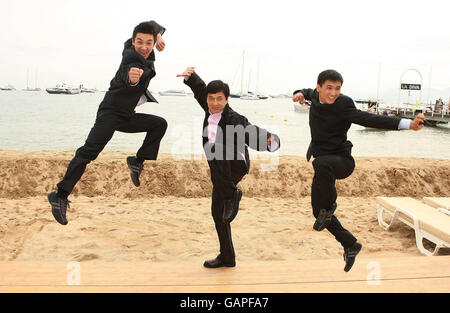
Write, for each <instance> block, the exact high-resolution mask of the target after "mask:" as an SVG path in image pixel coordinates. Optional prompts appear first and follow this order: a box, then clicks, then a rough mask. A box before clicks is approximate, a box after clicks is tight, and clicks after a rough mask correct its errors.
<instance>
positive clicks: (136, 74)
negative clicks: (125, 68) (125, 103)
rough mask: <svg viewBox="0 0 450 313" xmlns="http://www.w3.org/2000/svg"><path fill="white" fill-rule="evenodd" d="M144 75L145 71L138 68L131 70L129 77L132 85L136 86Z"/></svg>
mask: <svg viewBox="0 0 450 313" xmlns="http://www.w3.org/2000/svg"><path fill="white" fill-rule="evenodd" d="M142 74H144V71H143V70H141V69H140V68H137V67H132V68H130V72H128V77H129V78H130V83H131V84H133V85H134V84H136V83H137V82H138V81H139V79H140V78H141V76H142Z"/></svg>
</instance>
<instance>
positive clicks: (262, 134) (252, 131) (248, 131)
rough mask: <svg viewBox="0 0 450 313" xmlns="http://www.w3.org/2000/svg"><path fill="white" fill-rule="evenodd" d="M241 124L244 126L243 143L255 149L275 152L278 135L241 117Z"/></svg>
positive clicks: (277, 146)
mask: <svg viewBox="0 0 450 313" xmlns="http://www.w3.org/2000/svg"><path fill="white" fill-rule="evenodd" d="M242 125H243V126H244V128H245V144H246V145H248V146H249V147H250V148H252V149H254V150H257V151H270V152H275V151H277V150H278V149H279V148H280V145H281V143H280V137H278V135H276V134H272V133H270V132H268V131H267V130H265V129H263V128H260V127H258V126H256V125H252V124H251V123H250V122H249V121H248V120H247V118H245V117H243V122H242Z"/></svg>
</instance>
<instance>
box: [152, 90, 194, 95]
mask: <svg viewBox="0 0 450 313" xmlns="http://www.w3.org/2000/svg"><path fill="white" fill-rule="evenodd" d="M158 93H159V95H160V96H187V95H188V93H187V92H185V91H184V90H166V91H160V92H158Z"/></svg>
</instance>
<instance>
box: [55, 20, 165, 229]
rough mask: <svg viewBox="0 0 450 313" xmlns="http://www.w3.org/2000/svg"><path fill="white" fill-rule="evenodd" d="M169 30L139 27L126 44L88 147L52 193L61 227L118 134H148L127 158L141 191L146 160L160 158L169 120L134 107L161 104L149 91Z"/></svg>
mask: <svg viewBox="0 0 450 313" xmlns="http://www.w3.org/2000/svg"><path fill="white" fill-rule="evenodd" d="M164 32H165V28H164V27H162V26H160V25H159V24H158V23H156V22H154V21H150V22H143V23H140V24H139V25H137V26H136V27H135V28H134V31H133V36H132V38H131V39H129V40H127V41H126V42H125V47H124V50H123V53H122V62H121V64H120V66H119V69H118V70H117V73H116V75H115V77H114V78H113V79H112V80H111V85H110V88H109V90H108V92H107V93H106V94H105V97H104V99H103V101H102V102H101V103H100V106H99V108H98V111H97V117H96V120H95V124H94V126H93V127H92V129H91V131H90V133H89V135H88V138H87V139H86V143H85V144H84V145H83V146H82V147H80V148H79V149H78V150H77V151H76V153H75V157H74V158H73V159H72V161H71V162H70V163H69V166H68V168H67V171H66V174H65V175H64V178H63V179H62V180H61V181H60V182H59V183H58V184H57V191H54V192H51V193H49V194H48V201H49V202H50V205H51V207H52V214H53V216H54V217H55V219H56V221H57V222H58V223H60V224H62V225H66V224H67V223H68V222H67V218H66V211H67V207H68V206H69V200H68V199H67V197H68V196H69V194H70V193H71V192H72V190H73V188H74V187H75V184H76V183H77V182H78V180H80V178H81V176H82V175H83V173H84V171H85V169H86V166H87V164H89V163H90V162H91V161H93V160H95V159H96V158H97V156H98V155H99V153H100V152H101V151H102V150H103V148H104V147H105V145H106V144H107V143H108V142H109V140H111V138H112V136H113V134H114V132H115V131H116V130H118V131H121V132H125V133H139V132H147V135H146V137H145V139H144V142H143V144H142V146H141V148H140V149H139V150H138V152H137V153H136V156H129V157H128V158H127V164H128V167H129V169H130V176H131V180H132V182H133V184H134V185H135V186H136V187H138V186H139V185H140V182H139V175H140V174H141V172H142V169H143V163H144V160H156V158H157V156H158V151H159V144H160V142H161V139H162V138H163V136H164V134H165V132H166V129H167V122H166V120H165V119H164V118H162V117H159V116H155V115H150V114H142V113H136V112H135V108H136V106H138V105H141V104H143V103H145V102H157V101H156V99H155V98H154V97H153V96H152V95H151V93H150V92H149V91H148V90H147V88H148V85H149V83H150V80H151V79H152V78H153V77H154V76H155V75H156V73H155V66H154V61H155V53H154V51H153V48H154V47H155V46H156V48H157V49H158V50H159V51H162V50H164V47H165V42H164V40H163V39H162V37H161V35H162V34H163V33H164Z"/></svg>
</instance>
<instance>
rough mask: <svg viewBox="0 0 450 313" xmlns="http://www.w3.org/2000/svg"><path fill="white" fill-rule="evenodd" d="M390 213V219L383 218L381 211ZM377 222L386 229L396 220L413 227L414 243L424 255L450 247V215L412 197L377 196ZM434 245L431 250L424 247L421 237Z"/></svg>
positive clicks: (434, 253) (433, 253)
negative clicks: (387, 220)
mask: <svg viewBox="0 0 450 313" xmlns="http://www.w3.org/2000/svg"><path fill="white" fill-rule="evenodd" d="M385 212H386V213H389V214H390V215H392V219H391V221H390V222H389V224H388V223H386V222H385V221H384V220H383V213H385ZM377 213H378V224H380V226H381V227H383V228H385V229H386V230H388V229H389V228H390V227H391V226H392V225H393V224H394V222H395V221H396V220H400V221H401V222H403V223H405V224H406V225H408V226H410V227H412V228H413V229H414V232H415V235H416V245H417V248H418V249H419V251H420V252H421V253H423V254H425V255H429V256H431V255H436V254H437V253H438V251H439V249H441V248H450V216H449V215H447V214H445V213H443V212H441V211H439V210H436V208H434V207H431V206H429V205H427V204H424V203H422V202H420V201H417V200H414V199H412V198H395V197H377ZM424 238H425V239H427V240H429V241H431V242H433V243H434V244H435V245H436V246H435V248H434V251H433V252H431V251H429V250H427V249H425V248H424V246H423V239H424Z"/></svg>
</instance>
